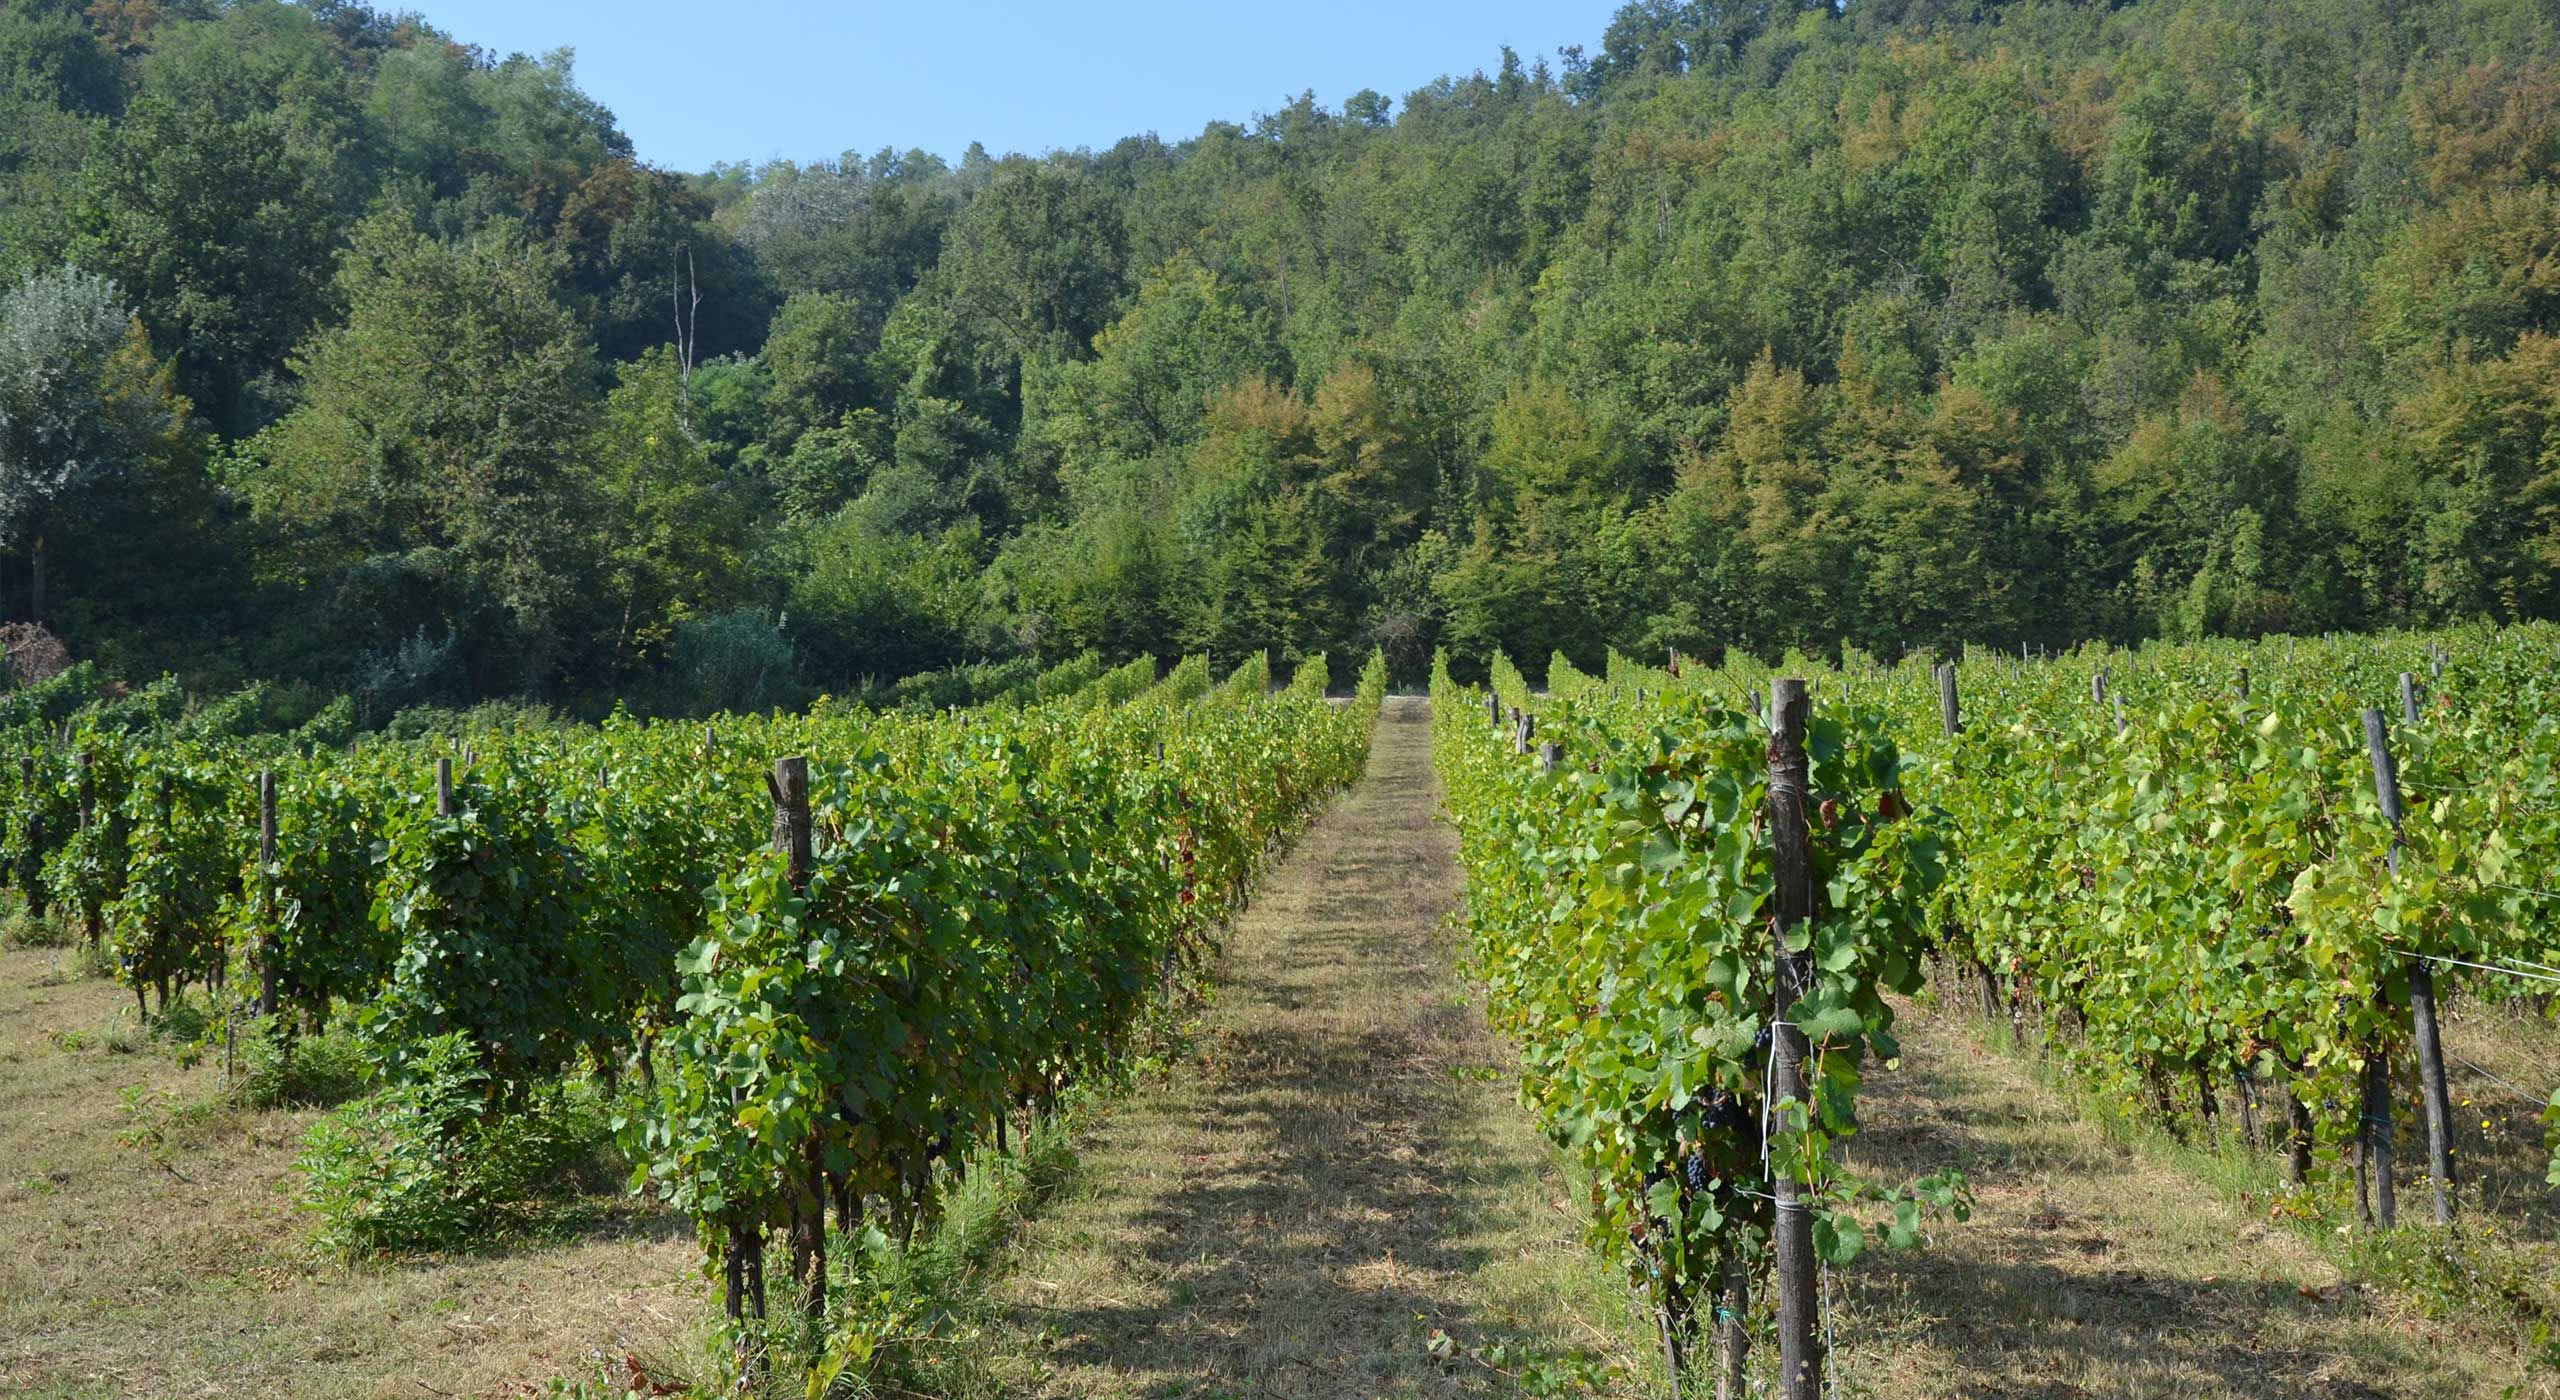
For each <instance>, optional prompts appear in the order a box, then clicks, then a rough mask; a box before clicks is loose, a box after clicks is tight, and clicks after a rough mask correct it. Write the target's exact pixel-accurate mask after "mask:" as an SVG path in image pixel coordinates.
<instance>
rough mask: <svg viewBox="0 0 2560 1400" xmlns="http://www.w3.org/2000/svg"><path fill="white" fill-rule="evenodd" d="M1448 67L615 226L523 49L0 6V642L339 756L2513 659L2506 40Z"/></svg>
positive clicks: (2542, 440)
mask: <svg viewBox="0 0 2560 1400" xmlns="http://www.w3.org/2000/svg"><path fill="white" fill-rule="evenodd" d="M1488 61H1489V64H1488V69H1487V71H1484V72H1479V73H1476V74H1473V75H1471V76H1468V77H1465V78H1463V79H1454V80H1444V81H1442V82H1439V83H1436V84H1434V85H1432V86H1430V87H1427V88H1424V89H1422V90H1420V91H1417V92H1413V93H1410V94H1405V95H1403V96H1401V97H1397V98H1393V99H1390V98H1388V97H1384V96H1381V95H1379V94H1376V93H1361V94H1359V95H1357V96H1354V97H1352V98H1349V99H1348V100H1346V101H1344V102H1343V103H1342V104H1341V106H1340V107H1339V109H1330V108H1327V107H1325V106H1322V105H1319V104H1318V103H1316V102H1315V101H1314V100H1312V98H1308V99H1302V100H1300V101H1298V102H1296V103H1294V104H1291V105H1289V106H1288V107H1286V108H1284V109H1282V110H1279V111H1276V112H1271V113H1268V114H1264V115H1260V116H1257V117H1255V118H1253V120H1251V121H1250V122H1248V123H1245V124H1241V125H1234V124H1224V123H1221V124H1215V125H1212V126H1211V127H1209V128H1208V129H1207V130H1205V131H1203V132H1200V133H1198V134H1197V135H1195V136H1190V137H1187V138H1184V139H1180V140H1165V139H1161V138H1159V137H1157V136H1153V135H1145V136H1132V137H1130V138H1128V139H1126V140H1124V141H1122V142H1120V143H1119V144H1117V145H1115V146H1113V147H1111V148H1109V149H1108V150H1102V151H1081V150H1079V151H1072V152H1060V153H1051V154H1045V155H1039V156H1021V155H1009V156H1004V157H1002V158H991V157H989V156H988V155H987V154H986V153H984V152H982V151H979V150H977V149H975V148H972V149H971V150H970V151H969V152H968V153H967V155H966V156H965V157H964V158H962V159H961V160H960V161H959V163H958V164H957V165H951V164H946V163H945V162H943V161H942V160H939V159H937V158H935V157H933V156H931V155H927V154H923V153H920V152H907V153H903V154H901V153H897V152H893V151H882V152H880V153H878V154H875V155H867V156H866V155H861V154H858V153H848V154H847V155H846V156H845V157H844V158H843V159H841V160H840V161H836V162H824V163H818V164H812V165H806V166H799V165H793V164H788V163H783V164H775V165H764V166H753V167H750V166H744V165H741V166H734V167H723V168H720V169H715V170H712V171H708V172H702V173H683V172H672V171H665V170H660V169H656V168H652V167H650V166H648V165H647V164H645V163H643V162H641V161H639V160H638V159H637V158H636V156H635V154H634V152H633V151H632V149H631V145H630V142H629V141H628V140H627V139H626V138H625V137H624V136H623V135H622V134H621V133H620V132H619V131H618V130H617V129H616V127H615V125H614V122H613V119H612V116H611V114H610V113H608V112H606V111H604V110H603V109H602V108H600V107H599V106H598V105H597V104H596V103H594V102H593V101H592V100H590V99H589V98H588V97H586V96H585V95H584V94H582V93H581V92H580V90H579V89H578V88H577V86H576V84H575V83H574V81H573V80H572V76H571V72H570V67H569V63H568V60H567V57H566V56H565V55H557V56H552V57H547V58H542V59H525V58H520V57H518V58H507V59H503V60H500V59H496V58H494V57H493V56H492V55H489V54H487V53H484V52H481V51H479V50H475V49H472V48H470V47H467V46H466V45H465V44H464V43H463V42H462V41H461V40H459V39H456V38H452V37H448V36H446V35H444V34H442V33H439V32H438V31H436V30H435V29H434V28H432V27H431V23H430V22H429V21H428V20H421V19H418V18H415V17H404V18H393V17H390V16H386V15H383V14H378V13H375V12H372V11H368V10H366V9H364V8H361V7H359V6H356V5H351V4H337V3H311V4H304V5H292V6H289V5H283V4H277V3H273V0H239V2H238V3H191V0H164V2H163V3H154V0H97V3H94V4H89V5H87V6H85V7H83V6H80V5H77V4H74V3H71V2H70V0H6V3H5V5H0V133H6V136H5V146H0V281H5V284H6V286H7V287H8V288H9V290H7V291H6V292H4V293H0V528H5V530H6V531H7V534H6V538H5V540H0V545H5V548H6V549H7V551H8V553H7V554H6V556H5V560H4V561H0V578H5V580H6V583H5V586H0V608H5V611H7V612H8V613H10V614H11V615H13V616H21V617H23V616H26V615H28V614H29V613H30V612H31V611H33V610H34V609H35V608H36V607H38V606H39V600H38V599H37V598H36V597H34V596H33V590H34V587H35V585H36V580H37V578H38V577H39V576H41V577H42V578H43V579H44V580H45V583H44V596H43V598H42V600H41V606H42V609H43V611H44V615H45V620H46V621H47V622H48V624H49V625H51V626H53V627H54V628H55V629H56V630H58V631H60V632H62V633H63V634H64V635H65V637H66V638H67V639H68V641H69V642H70V644H71V647H72V650H73V652H74V654H76V655H81V656H95V657H97V658H99V659H101V660H102V661H103V662H105V663H106V664H108V665H109V666H110V668H111V669H117V670H121V671H123V672H125V673H128V674H137V675H138V674H144V673H156V672H157V671H159V670H161V669H164V668H174V669H176V670H178V671H179V672H180V673H181V674H182V675H185V676H187V677H188V678H189V679H191V680H192V681H194V682H195V683H198V684H203V685H221V684H227V683H231V682H236V681H238V680H241V679H245V678H249V677H253V676H255V677H276V678H287V679H291V680H296V681H299V682H301V683H303V684H304V685H306V686H308V687H311V688H312V690H313V692H314V693H315V694H316V693H320V692H325V691H335V690H343V689H347V688H350V687H353V688H355V689H356V690H357V691H358V692H359V694H360V695H362V696H363V697H365V699H366V701H367V703H368V704H369V705H370V706H375V707H387V706H396V705H400V704H408V703H417V702H421V701H457V700H464V699H471V698H483V697H490V696H500V695H515V694H529V695H536V696H543V697H552V698H566V699H584V700H587V701H595V700H597V699H599V698H600V697H608V696H615V695H621V696H633V697H642V698H643V702H644V703H653V704H655V703H664V704H668V705H681V704H688V703H694V704H700V703H713V702H715V701H716V700H718V699H719V698H721V694H720V692H721V687H722V685H723V684H724V682H723V680H722V679H721V678H722V677H724V676H730V675H733V674H735V673H736V672H737V671H738V670H739V669H740V668H741V667H743V666H746V665H748V663H749V662H755V663H757V664H759V665H762V664H764V663H771V664H772V665H778V666H781V667H783V668H784V669H786V670H788V671H790V672H792V673H794V674H796V675H797V676H798V677H800V678H801V679H803V680H805V681H806V682H808V683H810V684H812V685H818V686H832V687H839V688H841V687H843V686H846V685H848V684H851V683H854V682H857V681H859V680H862V679H864V678H882V679H885V678H892V677H896V676H900V675H905V674H908V673H912V672H916V671H922V670H927V669H933V668H938V667H944V666H949V665H953V664H957V663H962V662H968V661H974V660H984V659H1001V658H1009V657H1014V656H1021V655H1026V654H1030V655H1039V656H1043V657H1056V656H1065V655H1069V654H1072V653H1074V652H1076V651H1078V650H1080V649H1083V648H1086V647H1095V648H1099V649H1101V650H1102V651H1104V652H1105V653H1106V654H1107V655H1110V656H1112V657H1114V658H1117V657H1121V656H1128V655H1134V654H1137V653H1140V652H1154V653H1157V654H1169V653H1171V652H1174V651H1176V650H1184V649H1187V650H1200V649H1207V650H1209V651H1211V652H1212V654H1213V655H1223V656H1230V657H1232V656H1237V655H1240V654H1242V653H1244V652H1248V651H1252V650H1255V649H1259V648H1266V647H1267V648H1270V649H1272V650H1273V651H1274V653H1275V654H1276V655H1278V656H1280V657H1282V658H1284V659H1285V658H1288V657H1292V656H1304V655H1309V654H1313V653H1317V652H1327V651H1330V652H1333V653H1335V654H1336V655H1337V656H1342V655H1344V654H1347V653H1352V652H1365V650H1366V649H1367V648H1368V647H1369V646H1370V645H1371V644H1372V643H1373V642H1375V643H1378V644H1382V645H1384V646H1385V647H1386V648H1387V649H1388V653H1389V655H1390V657H1391V658H1392V659H1393V660H1394V661H1395V663H1396V665H1397V667H1398V669H1399V670H1400V671H1401V672H1402V673H1403V674H1404V675H1406V676H1408V677H1410V676H1414V675H1418V674H1420V673H1421V672H1422V671H1423V670H1424V669H1426V668H1427V664H1428V658H1429V655H1430V653H1431V650H1432V648H1433V647H1434V646H1436V645H1446V646H1448V647H1449V648H1450V649H1451V650H1452V652H1453V654H1455V655H1456V656H1457V657H1459V658H1460V659H1461V662H1462V666H1463V664H1464V663H1466V662H1469V661H1473V662H1476V663H1479V664H1480V662H1481V660H1482V658H1484V657H1486V656H1488V655H1489V654H1490V653H1491V652H1492V650H1493V649H1494V648H1496V647H1501V648H1503V649H1505V650H1507V651H1508V652H1509V653H1510V654H1512V655H1514V656H1544V655H1546V654H1547V653H1548V652H1549V650H1551V649H1558V648H1560V649H1562V650H1563V651H1564V652H1565V653H1567V654H1568V655H1570V656H1573V657H1576V658H1578V659H1581V660H1582V661H1583V662H1584V664H1586V665H1597V664H1598V663H1599V660H1600V657H1601V653H1602V649H1603V648H1604V647H1606V646H1607V645H1610V644H1616V645H1618V646H1620V647H1622V648H1626V649H1631V650H1635V651H1638V652H1640V653H1650V652H1658V651H1659V650H1660V649H1661V648H1664V647H1666V646H1669V647H1678V648H1680V649H1682V650H1684V651H1687V652H1691V653H1700V654H1710V655H1711V654H1714V653H1716V652H1717V651H1719V650H1720V649H1723V648H1728V647H1741V648H1747V649H1750V650H1752V651H1755V652H1760V653H1768V652H1774V651H1776V650H1779V649H1783V648H1785V647H1789V646H1801V647H1805V648H1808V649H1813V650H1817V651H1819V650H1825V649H1831V648H1836V647H1839V646H1842V645H1849V646H1855V647H1859V648H1862V649H1865V650H1868V651H1872V652H1877V653H1881V654H1885V655H1897V654H1900V653H1902V652H1905V651H1908V650H1912V649H1919V648H1943V647H1945V646H1948V645H1950V644H1952V643H1954V642H1956V641H1959V640H1962V639H1974V640H1979V641H1991V640H2000V641H2005V642H2008V643H2012V644H2014V643H2015V642H2017V641H2020V640H2025V639H2033V640H2038V641H2045V642H2053V643H2060V642H2066V641H2069V640H2074V639H2080V638H2087V637H2106V638H2112V639H2133V638H2140V637H2149V636H2172V637H2182V636H2197V635H2203V634H2212V633H2237V634H2254V633H2262V632H2269V631H2314V630H2323V629H2333V628H2364V627H2378V626H2384V625H2418V624H2432V623H2438V622H2444V621H2450V620H2456V619H2466V618H2477V617H2488V618H2499V619H2509V618H2520V617H2550V616H2553V615H2555V613H2560V576H2556V575H2555V570H2560V515H2555V510H2560V184H2556V183H2555V181H2554V178H2553V176H2554V168H2555V166H2560V13H2555V7H2554V6H2552V5H2551V4H2548V3H2536V2H2535V0H2138V3H2123V4H2097V3H2091V4H2073V3H2054V0H2016V2H2015V3H1997V0H1960V2H1959V0H1876V2H1875V3H1859V2H1856V0H1853V2H1852V3H1849V4H1846V5H1845V6H1842V7H1840V8H1838V9H1836V10H1835V9H1833V8H1831V7H1828V6H1826V5H1823V4H1820V3H1816V4H1815V5H1814V6H1813V7H1812V8H1810V9H1807V10H1801V11H1799V10H1796V9H1794V8H1792V7H1789V6H1771V5H1740V4H1718V3H1695V4H1679V3H1667V2H1665V0H1645V2H1644V3H1638V4H1633V5H1630V6H1628V7H1627V8H1626V9H1624V10H1622V11H1621V12H1620V13H1619V15H1618V16H1617V18H1616V19H1615V21H1614V22H1613V23H1612V24H1611V25H1610V26H1609V28H1608V30H1607V32H1606V33H1605V35H1602V36H1597V42H1596V43H1594V44H1593V45H1591V46H1590V47H1589V48H1587V49H1581V50H1567V51H1566V52H1565V53H1564V54H1563V55H1562V56H1561V61H1560V62H1559V63H1557V64H1556V65H1554V66H1552V67H1551V66H1549V65H1547V64H1544V63H1531V64H1525V65H1524V64H1523V63H1522V62H1521V61H1520V60H1519V59H1517V58H1516V57H1514V56H1513V55H1512V54H1511V53H1510V52H1509V51H1507V50H1504V51H1500V52H1498V53H1493V54H1488ZM706 100H713V101H716V100H717V94H716V93H713V94H706ZM777 135H778V138H787V139H788V140H789V141H791V142H793V143H799V144H805V143H806V142H807V141H809V140H810V139H811V137H812V134H811V133H805V132H799V133H781V134H777ZM846 135H847V136H853V137H858V135H859V133H846ZM39 554H40V555H41V562H42V565H43V567H42V569H41V571H40V570H39V569H38V568H37V564H38V562H39Z"/></svg>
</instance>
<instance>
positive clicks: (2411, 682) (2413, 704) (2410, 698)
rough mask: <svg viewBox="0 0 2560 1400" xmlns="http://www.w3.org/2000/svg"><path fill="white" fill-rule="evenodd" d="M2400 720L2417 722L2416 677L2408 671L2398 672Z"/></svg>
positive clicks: (2406, 722)
mask: <svg viewBox="0 0 2560 1400" xmlns="http://www.w3.org/2000/svg"><path fill="white" fill-rule="evenodd" d="M2400 722H2401V723H2402V724H2416V723H2417V722H2418V678H2417V676H2416V675H2415V674H2414V673H2412V672H2408V671H2403V672H2401V673H2400Z"/></svg>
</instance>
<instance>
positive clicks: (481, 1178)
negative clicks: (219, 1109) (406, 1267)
mask: <svg viewBox="0 0 2560 1400" xmlns="http://www.w3.org/2000/svg"><path fill="white" fill-rule="evenodd" d="M488 1088H489V1075H488V1073H487V1071H485V1070H483V1069H481V1068H480V1066H479V1064H478V1062H477V1058H476V1051H475V1050H474V1048H473V1047H472V1044H471V1042H470V1041H469V1040H468V1039H467V1038H466V1037H464V1036H462V1035H460V1034H453V1035H443V1036H438V1037H436V1038H435V1039H433V1040H431V1041H428V1042H427V1043H426V1044H425V1045H424V1046H422V1047H421V1048H420V1049H419V1051H418V1053H417V1054H416V1055H415V1056H414V1057H413V1058H411V1059H410V1061H409V1062H408V1064H407V1065H406V1067H405V1072H404V1074H403V1076H402V1077H401V1078H400V1079H398V1080H396V1081H394V1082H393V1083H391V1084H390V1085H389V1086H388V1087H386V1088H384V1089H382V1090H380V1091H379V1092H376V1093H373V1094H369V1095H367V1096H365V1097H364V1098H361V1099H358V1100H356V1101H355V1102H354V1103H351V1104H348V1105H347V1106H346V1107H344V1108H342V1109H339V1110H338V1111H337V1112H335V1113H332V1114H330V1115H329V1116H328V1117H326V1118H323V1119H321V1120H320V1121H319V1122H317V1123H314V1124H312V1125H311V1131H310V1133H309V1135H308V1136H307V1137H306V1138H305V1139H304V1144H303V1151H302V1156H301V1158H300V1159H299V1160H298V1161H297V1162H296V1163H295V1165H296V1166H298V1167H299V1168H300V1169H301V1171H302V1174H303V1180H304V1198H303V1204H304V1206H305V1208H307V1209H309V1210H312V1211H315V1212H317V1213H318V1214H319V1216H320V1219H321V1228H320V1243H321V1245H322V1246H323V1247H324V1248H327V1249H331V1250H334V1251H337V1252H339V1253H343V1254H347V1255H351V1256H364V1255H374V1254H386V1253H406V1252H417V1251H429V1250H464V1249H477V1248H484V1247H486V1246H488V1245H490V1244H492V1243H495V1242H498V1241H500V1240H504V1239H507V1238H510V1237H521V1236H524V1235H535V1234H541V1233H544V1232H546V1231H547V1230H550V1229H554V1228H557V1227H558V1226H559V1225H560V1224H561V1223H562V1222H563V1220H564V1218H565V1217H566V1215H567V1214H568V1212H569V1211H570V1210H571V1208H572V1207H573V1206H574V1204H575V1201H576V1199H577V1195H578V1192H579V1189H580V1187H581V1186H583V1185H585V1184H586V1183H588V1182H590V1181H592V1180H594V1179H595V1178H596V1177H597V1176H598V1175H599V1172H598V1170H597V1166H598V1164H597V1161H596V1158H597V1155H598V1153H599V1151H600V1150H601V1149H602V1148H603V1147H604V1146H605V1145H606V1144H607V1143H609V1142H610V1141H611V1138H612V1133H611V1130H610V1128H609V1127H608V1125H607V1122H606V1118H605V1115H604V1113H603V1111H602V1110H601V1109H600V1107H599V1106H598V1105H597V1104H595V1103H594V1102H593V1101H592V1100H591V1099H589V1098H587V1097H585V1096H583V1095H581V1094H579V1093H577V1092H574V1091H573V1090H571V1089H569V1088H565V1087H563V1086H559V1085H553V1086H551V1087H550V1088H548V1089H547V1090H544V1091H542V1092H538V1093H536V1094H534V1095H533V1096H532V1097H531V1098H530V1099H529V1100H528V1101H527V1102H526V1103H525V1105H524V1106H523V1107H522V1108H520V1109H518V1110H515V1111H512V1112H508V1113H504V1114H500V1113H495V1112H492V1111H490V1110H489V1109H488V1107H487V1105H488V1103H489V1094H488Z"/></svg>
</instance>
